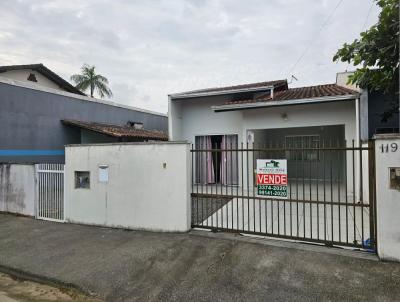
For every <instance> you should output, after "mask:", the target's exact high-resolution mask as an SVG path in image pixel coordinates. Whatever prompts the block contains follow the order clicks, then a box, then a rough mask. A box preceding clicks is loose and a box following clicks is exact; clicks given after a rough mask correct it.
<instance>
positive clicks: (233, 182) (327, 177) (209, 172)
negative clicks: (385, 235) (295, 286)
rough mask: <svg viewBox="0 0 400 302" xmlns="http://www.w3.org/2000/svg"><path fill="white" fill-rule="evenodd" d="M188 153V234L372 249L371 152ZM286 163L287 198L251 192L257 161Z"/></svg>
mask: <svg viewBox="0 0 400 302" xmlns="http://www.w3.org/2000/svg"><path fill="white" fill-rule="evenodd" d="M207 148H208V149H205V148H204V149H201V148H199V147H198V146H197V148H194V147H193V146H192V150H191V155H192V193H191V202H192V227H194V228H204V229H210V230H213V231H229V232H238V233H244V234H255V235H261V236H267V237H279V238H284V239H291V240H298V241H306V242H313V243H320V244H325V245H328V246H348V247H355V248H361V249H365V250H371V251H375V250H376V243H375V242H376V229H375V227H376V223H375V211H376V210H375V163H374V150H373V148H374V145H373V144H372V143H368V144H365V145H362V144H361V142H360V143H359V144H355V142H354V141H353V142H352V143H350V145H346V143H345V142H343V143H341V144H339V143H336V144H333V143H322V144H318V145H312V144H303V145H302V146H300V147H299V145H298V144H297V145H295V146H294V147H293V146H292V145H288V144H286V145H272V144H269V145H266V144H260V145H258V144H243V143H242V144H240V145H237V144H236V145H225V146H222V145H218V146H208V147H207ZM260 159H261V160H263V159H264V160H269V161H271V160H286V162H287V177H288V180H287V198H284V199H282V198H276V197H266V196H264V195H258V193H257V175H256V167H257V160H260Z"/></svg>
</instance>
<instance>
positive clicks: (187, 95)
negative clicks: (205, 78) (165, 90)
mask: <svg viewBox="0 0 400 302" xmlns="http://www.w3.org/2000/svg"><path fill="white" fill-rule="evenodd" d="M272 89H274V86H272V85H270V86H261V87H254V88H243V89H231V90H223V91H212V92H210V91H209V92H192V93H174V94H169V95H168V96H169V98H170V99H171V100H173V99H186V98H196V97H203V96H215V95H225V94H235V93H243V92H258V91H266V90H272Z"/></svg>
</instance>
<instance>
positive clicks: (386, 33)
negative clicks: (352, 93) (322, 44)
mask: <svg viewBox="0 0 400 302" xmlns="http://www.w3.org/2000/svg"><path fill="white" fill-rule="evenodd" d="M375 1H376V3H377V5H378V6H379V7H380V8H381V12H380V14H379V20H378V23H376V24H375V25H373V26H372V27H371V28H370V29H368V30H366V31H364V32H362V33H361V34H360V38H359V39H355V40H354V41H353V43H351V44H347V43H345V44H344V45H343V46H342V48H340V49H339V50H338V51H337V53H336V54H335V56H334V57H333V60H334V61H338V60H340V61H342V62H348V63H352V64H353V65H354V66H360V67H359V68H357V69H356V71H355V72H354V74H353V75H351V76H350V77H349V83H351V84H357V85H358V86H359V87H361V88H368V89H370V90H380V91H383V92H384V93H390V94H392V93H394V94H396V95H398V93H399V0H375Z"/></svg>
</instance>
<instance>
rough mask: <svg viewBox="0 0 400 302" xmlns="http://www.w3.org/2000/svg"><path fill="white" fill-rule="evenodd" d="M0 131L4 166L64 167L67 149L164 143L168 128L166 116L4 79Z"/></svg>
mask: <svg viewBox="0 0 400 302" xmlns="http://www.w3.org/2000/svg"><path fill="white" fill-rule="evenodd" d="M36 79H38V77H36ZM59 83H61V82H59ZM65 89H69V88H68V87H67V86H65ZM71 90H72V88H71ZM137 128H142V129H137ZM0 129H1V131H0V162H2V163H64V160H65V159H64V146H65V145H67V144H80V143H106V142H114V141H148V140H165V139H167V136H166V133H167V131H168V130H167V129H168V122H167V116H166V115H165V114H162V113H157V112H153V111H148V110H143V109H139V108H134V107H130V106H125V105H122V104H117V103H114V102H110V101H104V100H99V99H95V98H90V97H87V96H84V95H81V93H78V92H76V93H71V92H67V91H62V90H60V89H59V88H58V89H53V88H48V87H45V86H40V85H36V84H35V83H34V84H31V83H30V82H21V81H17V80H13V79H6V78H4V77H3V78H2V77H1V76H0ZM162 132H163V133H164V134H163V133H162Z"/></svg>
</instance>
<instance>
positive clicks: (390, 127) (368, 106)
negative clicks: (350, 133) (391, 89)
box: [336, 72, 399, 141]
mask: <svg viewBox="0 0 400 302" xmlns="http://www.w3.org/2000/svg"><path fill="white" fill-rule="evenodd" d="M352 73H353V72H340V73H338V74H337V76H336V82H337V83H338V84H339V85H342V86H347V87H348V88H351V89H354V90H357V91H360V92H362V93H361V96H360V137H361V140H363V141H366V140H368V139H371V138H372V137H373V136H374V135H375V134H382V133H398V132H399V114H398V113H396V112H395V113H394V114H392V115H391V116H390V117H389V118H388V119H387V120H386V121H385V120H383V119H382V117H383V114H384V113H385V112H388V111H391V110H393V107H396V105H397V108H398V106H399V97H398V96H396V95H394V94H385V93H383V92H382V91H369V90H367V89H364V90H363V89H360V88H358V87H356V86H355V85H347V84H346V83H347V79H348V76H349V75H351V74H352Z"/></svg>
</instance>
